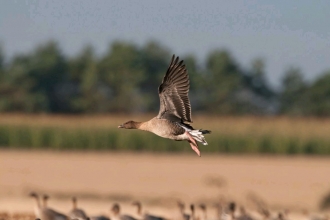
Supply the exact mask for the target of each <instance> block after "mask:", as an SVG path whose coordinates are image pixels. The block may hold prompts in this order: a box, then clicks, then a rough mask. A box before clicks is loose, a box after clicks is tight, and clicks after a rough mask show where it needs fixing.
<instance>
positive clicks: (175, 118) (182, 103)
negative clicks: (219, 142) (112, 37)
mask: <svg viewBox="0 0 330 220" xmlns="http://www.w3.org/2000/svg"><path fill="white" fill-rule="evenodd" d="M189 87H190V85H189V76H188V71H187V69H186V66H185V65H184V64H183V60H181V61H180V62H179V57H175V55H173V57H172V60H171V63H170V66H169V67H168V69H167V72H166V74H165V76H164V78H163V81H162V83H161V85H160V86H159V87H158V94H159V99H160V109H159V113H158V115H157V116H156V117H154V118H152V119H151V120H149V121H146V122H135V121H128V122H126V123H124V124H122V125H119V126H118V128H126V129H139V130H144V131H149V132H152V133H154V134H156V135H158V136H160V137H163V138H169V139H172V140H176V141H183V140H186V141H188V142H189V144H190V146H191V148H192V149H193V150H194V151H195V152H196V153H197V155H198V156H200V155H201V153H200V151H199V149H198V144H197V142H196V141H198V142H201V143H202V144H203V145H207V142H206V140H205V138H204V135H203V134H210V133H211V131H209V130H202V129H199V130H196V129H194V128H193V127H192V126H191V125H190V124H189V123H192V122H193V121H192V118H191V106H190V101H189V97H188V92H189Z"/></svg>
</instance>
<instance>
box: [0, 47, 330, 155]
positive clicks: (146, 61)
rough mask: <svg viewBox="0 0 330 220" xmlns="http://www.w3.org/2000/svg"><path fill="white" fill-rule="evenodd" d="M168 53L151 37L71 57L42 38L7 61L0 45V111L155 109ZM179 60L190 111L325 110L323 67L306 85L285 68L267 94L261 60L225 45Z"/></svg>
mask: <svg viewBox="0 0 330 220" xmlns="http://www.w3.org/2000/svg"><path fill="white" fill-rule="evenodd" d="M171 55H172V53H171V51H170V50H169V49H168V48H166V47H164V46H163V45H161V44H160V43H159V42H157V41H149V42H147V43H146V44H144V45H142V46H137V45H135V44H133V43H129V42H124V41H115V42H113V43H111V44H110V45H109V48H108V50H107V51H106V53H105V54H103V55H101V56H96V55H95V52H94V49H93V47H92V46H91V45H87V46H86V47H85V48H83V50H82V51H81V52H79V53H78V54H77V55H76V56H73V57H66V56H64V55H63V53H62V51H61V49H60V48H59V46H58V44H57V43H56V42H55V41H49V42H46V43H43V44H40V45H38V46H37V47H36V48H35V49H34V50H33V51H31V52H29V53H27V54H18V55H16V56H14V57H12V58H11V59H6V57H5V53H4V51H3V50H2V47H1V46H0V112H25V113H36V112H46V113H108V112H113V113H133V112H139V113H146V112H153V113H155V112H157V111H158V108H159V99H158V94H157V89H158V86H159V85H160V83H161V81H162V79H163V76H164V74H165V72H166V70H167V68H168V65H169V62H170V58H171ZM177 55H178V54H177ZM180 58H181V59H182V58H183V59H184V61H185V64H186V67H187V70H188V73H189V77H190V84H191V87H190V88H191V89H190V94H189V96H190V99H191V103H192V109H193V110H194V111H200V112H208V113H212V114H225V115H229V114H236V115H242V114H259V115H260V114H287V115H294V116H305V115H307V116H311V115H313V116H329V115H330V76H329V75H330V73H329V72H325V73H324V74H323V75H322V76H321V77H320V78H318V79H316V80H315V81H314V82H311V83H306V82H305V81H304V79H303V77H302V74H301V72H300V70H299V69H297V68H291V69H288V70H287V71H286V72H285V74H284V77H283V80H282V90H281V91H279V92H274V91H273V89H272V88H271V87H270V86H269V83H268V82H267V77H266V76H267V73H266V71H265V61H264V60H263V59H260V58H257V59H255V60H253V61H252V62H251V67H250V68H243V67H242V66H241V65H240V64H239V62H237V61H236V60H235V59H234V57H233V56H232V55H231V53H230V52H229V51H227V50H220V49H217V48H216V49H214V50H213V51H211V52H210V53H209V54H207V57H206V60H205V62H204V63H200V62H199V61H198V60H197V58H196V57H195V56H194V54H189V55H186V56H181V55H180ZM294 151H295V149H294V148H292V152H294Z"/></svg>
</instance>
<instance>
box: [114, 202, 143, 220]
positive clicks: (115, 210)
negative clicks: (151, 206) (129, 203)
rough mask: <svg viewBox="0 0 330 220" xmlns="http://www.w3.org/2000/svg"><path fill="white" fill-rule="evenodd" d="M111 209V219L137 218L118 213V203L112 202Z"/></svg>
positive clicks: (131, 219)
mask: <svg viewBox="0 0 330 220" xmlns="http://www.w3.org/2000/svg"><path fill="white" fill-rule="evenodd" d="M111 211H112V214H113V218H111V219H112V220H137V219H136V218H134V217H132V216H130V215H123V214H120V206H119V204H118V203H115V204H113V206H112V208H111Z"/></svg>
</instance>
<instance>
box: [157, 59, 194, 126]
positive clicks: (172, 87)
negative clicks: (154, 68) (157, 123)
mask: <svg viewBox="0 0 330 220" xmlns="http://www.w3.org/2000/svg"><path fill="white" fill-rule="evenodd" d="M189 86H190V85H189V76H188V72H187V69H186V66H185V65H184V64H183V60H181V61H180V62H179V57H175V55H173V57H172V60H171V63H170V66H169V67H168V69H167V72H166V74H165V76H164V79H163V81H162V84H161V85H160V86H159V87H158V93H159V99H160V109H159V113H158V116H157V118H164V119H168V120H171V121H177V122H192V120H191V106H190V101H189V97H188V93H189Z"/></svg>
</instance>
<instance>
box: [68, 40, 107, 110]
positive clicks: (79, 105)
mask: <svg viewBox="0 0 330 220" xmlns="http://www.w3.org/2000/svg"><path fill="white" fill-rule="evenodd" d="M69 66H70V82H71V83H70V86H71V88H73V97H72V99H71V100H70V104H71V110H72V111H73V112H87V113H89V112H105V111H106V110H107V109H106V105H104V103H106V102H107V101H108V100H107V98H108V96H109V87H108V86H107V85H106V84H105V83H102V81H101V79H100V73H99V69H98V63H97V60H96V57H95V53H94V48H93V47H92V46H90V45H87V46H86V47H85V48H84V49H83V50H82V52H81V53H80V54H79V55H78V56H77V57H75V58H74V59H72V60H70V64H69Z"/></svg>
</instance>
